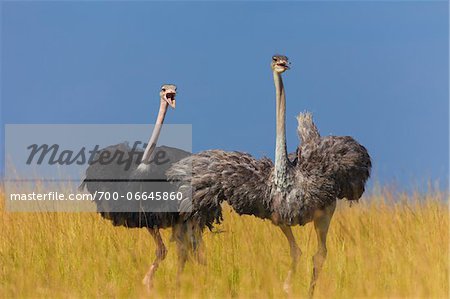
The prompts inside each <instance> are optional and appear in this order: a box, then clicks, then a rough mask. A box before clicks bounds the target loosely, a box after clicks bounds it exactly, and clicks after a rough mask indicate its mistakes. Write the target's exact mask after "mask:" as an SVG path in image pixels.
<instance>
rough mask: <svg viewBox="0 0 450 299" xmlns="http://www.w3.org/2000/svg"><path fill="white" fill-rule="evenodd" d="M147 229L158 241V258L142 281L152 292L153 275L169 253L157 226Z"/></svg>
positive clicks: (156, 241)
mask: <svg viewBox="0 0 450 299" xmlns="http://www.w3.org/2000/svg"><path fill="white" fill-rule="evenodd" d="M147 230H148V232H149V233H150V235H151V236H152V237H153V239H154V240H155V243H156V252H155V254H156V258H155V260H154V261H153V263H152V265H151V266H150V269H149V270H148V272H147V274H145V277H144V279H143V280H142V283H143V284H144V285H146V286H147V289H148V291H149V292H150V291H151V290H152V288H153V276H154V275H155V272H156V270H157V269H158V266H159V263H161V262H162V261H163V260H164V259H165V257H166V255H167V249H166V246H165V245H164V242H163V240H162V238H161V234H160V233H159V230H158V229H157V228H147Z"/></svg>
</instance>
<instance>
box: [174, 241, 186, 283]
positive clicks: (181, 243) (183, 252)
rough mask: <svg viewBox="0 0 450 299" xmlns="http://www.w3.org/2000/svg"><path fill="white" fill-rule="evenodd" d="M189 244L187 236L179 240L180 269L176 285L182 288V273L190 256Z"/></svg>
mask: <svg viewBox="0 0 450 299" xmlns="http://www.w3.org/2000/svg"><path fill="white" fill-rule="evenodd" d="M187 245H188V244H186V238H183V239H181V240H177V254H178V269H177V280H176V284H177V285H176V287H177V289H179V288H180V281H181V274H182V273H183V270H184V266H185V265H186V261H187V258H188V246H187Z"/></svg>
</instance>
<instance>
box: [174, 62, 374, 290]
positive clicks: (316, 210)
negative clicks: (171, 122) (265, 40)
mask: <svg viewBox="0 0 450 299" xmlns="http://www.w3.org/2000/svg"><path fill="white" fill-rule="evenodd" d="M271 68H272V71H273V77H274V83H275V89H276V148H275V164H274V163H272V161H271V160H270V159H268V158H262V159H259V160H257V159H255V158H253V157H252V156H250V155H249V154H246V153H241V152H225V151H222V150H211V151H204V152H201V153H199V154H196V155H192V156H189V157H187V158H185V159H183V160H181V161H179V162H177V163H175V164H173V165H172V167H171V168H170V169H169V171H168V172H167V174H168V177H169V179H173V180H182V181H184V182H185V184H186V185H190V186H191V188H192V203H191V204H192V205H193V206H194V209H193V210H195V211H202V210H204V211H206V210H208V209H211V208H212V207H219V206H220V204H221V202H222V201H227V202H228V204H229V205H230V206H231V207H232V208H233V209H234V210H235V211H236V212H237V213H238V214H240V215H254V216H256V217H258V218H262V219H269V220H270V221H272V223H273V224H275V225H277V226H279V227H280V229H281V231H282V232H283V234H284V235H285V236H286V238H287V240H288V242H289V246H290V254H291V266H290V269H289V272H288V274H287V277H286V280H285V283H284V289H285V291H286V292H289V291H290V288H291V280H292V277H293V276H294V274H295V272H296V266H297V263H298V260H299V258H300V255H301V251H300V248H299V247H298V245H297V243H296V241H295V239H294V235H293V233H292V230H291V226H294V225H305V224H306V223H308V222H314V228H315V232H316V235H317V240H318V250H317V252H316V253H315V255H314V256H313V273H312V277H311V282H310V287H309V294H310V296H312V295H313V292H314V287H315V284H316V281H317V278H318V275H319V272H320V271H321V269H322V265H323V263H324V261H325V258H326V255H327V247H326V237H327V232H328V228H329V225H330V221H331V218H332V216H333V213H334V210H335V207H336V200H337V199H343V198H347V199H348V200H358V199H359V198H360V197H361V196H362V194H363V192H364V186H365V183H366V181H367V179H368V178H369V175H370V169H371V161H370V156H369V154H368V153H367V150H366V149H365V148H364V147H363V146H362V145H360V144H359V143H358V142H356V141H355V140H354V139H353V138H352V137H348V136H345V137H336V136H327V137H320V134H319V132H318V130H317V128H316V126H315V124H314V123H313V120H312V116H311V114H309V113H304V114H300V115H299V116H298V134H299V137H300V140H301V145H300V146H299V148H298V150H297V157H296V159H295V161H294V162H291V160H290V159H289V157H288V154H287V150H286V135H285V111H286V100H285V90H284V86H283V81H282V78H281V74H282V73H283V72H285V71H286V70H287V69H289V63H288V58H287V57H285V56H281V55H275V56H273V58H272V63H271ZM191 167H192V171H191ZM195 216H196V215H195V214H194V215H190V217H191V218H192V217H195ZM199 216H200V217H201V215H199Z"/></svg>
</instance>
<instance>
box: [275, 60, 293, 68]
mask: <svg viewBox="0 0 450 299" xmlns="http://www.w3.org/2000/svg"><path fill="white" fill-rule="evenodd" d="M277 65H278V66H281V67H282V68H284V69H285V70H288V69H290V68H291V66H290V65H291V63H290V62H284V61H283V62H279V63H277Z"/></svg>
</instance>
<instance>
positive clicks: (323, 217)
mask: <svg viewBox="0 0 450 299" xmlns="http://www.w3.org/2000/svg"><path fill="white" fill-rule="evenodd" d="M335 208H336V201H334V202H333V203H332V204H331V205H330V206H328V207H326V208H325V209H324V210H323V211H322V212H323V213H321V214H320V215H318V216H317V217H316V218H315V219H314V229H315V230H316V235H317V246H318V249H317V252H316V254H314V256H313V265H314V268H313V273H312V277H311V284H310V286H309V297H310V298H312V297H313V295H314V287H315V286H316V282H317V278H318V277H319V273H320V271H321V270H322V266H323V263H324V261H325V258H326V257H327V234H328V228H329V227H330V222H331V218H332V217H333V213H334V210H335Z"/></svg>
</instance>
